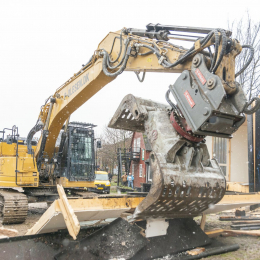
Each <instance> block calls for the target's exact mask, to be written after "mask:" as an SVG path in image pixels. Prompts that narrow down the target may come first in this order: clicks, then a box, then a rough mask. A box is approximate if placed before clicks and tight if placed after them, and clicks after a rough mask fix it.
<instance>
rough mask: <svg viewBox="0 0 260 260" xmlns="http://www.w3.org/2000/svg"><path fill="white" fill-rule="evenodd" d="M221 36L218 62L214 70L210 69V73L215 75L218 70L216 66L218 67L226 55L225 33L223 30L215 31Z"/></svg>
mask: <svg viewBox="0 0 260 260" xmlns="http://www.w3.org/2000/svg"><path fill="white" fill-rule="evenodd" d="M217 30H218V31H219V32H220V33H221V35H222V48H221V52H220V54H219V58H218V61H217V63H216V65H215V66H214V68H213V69H212V72H213V73H215V72H216V70H217V69H218V66H219V65H220V63H221V61H222V59H223V57H224V55H225V53H226V47H227V35H226V32H225V30H222V29H217Z"/></svg>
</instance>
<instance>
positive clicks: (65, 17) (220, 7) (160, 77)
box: [0, 0, 260, 137]
mask: <svg viewBox="0 0 260 260" xmlns="http://www.w3.org/2000/svg"><path fill="white" fill-rule="evenodd" d="M247 10H248V11H249V13H250V15H251V17H252V19H253V20H257V19H258V20H259V19H260V17H259V10H260V1H257V0H255V1H251V0H247V1H239V0H236V1H233V0H232V1H230V0H225V1H222V0H221V1H218V0H215V1H209V0H208V1H199V0H197V1H183V0H182V1H176V0H171V1H168V0H164V1H158V0H148V1H146V0H145V1H143V0H139V1H136V0H131V1H122V0H121V1H115V0H107V1H101V0H96V1H93V0H91V1H87V0H85V1H80V0H78V1H77V0H74V1H72V0H71V1H66V0H63V1H54V0H51V1H49V0H44V1H38V0H31V1H25V0H18V1H12V0H9V1H6V0H0V89H1V92H0V111H1V113H0V115H1V119H0V130H2V129H3V128H4V127H12V125H14V124H15V125H17V126H18V127H19V132H20V134H21V136H24V137H26V136H27V133H28V132H29V130H30V129H31V128H32V127H33V126H34V124H35V122H36V120H37V118H38V114H39V112H40V106H41V105H42V104H43V103H44V101H45V99H47V98H48V97H49V96H50V95H52V94H53V93H54V92H55V90H56V88H58V87H59V86H60V85H61V84H63V83H64V82H65V81H66V80H67V79H68V78H70V77H71V76H72V75H73V74H74V73H75V72H77V71H78V70H79V69H80V68H81V65H82V64H84V63H86V62H87V61H88V59H89V58H90V56H91V55H92V54H93V52H94V50H95V49H96V48H97V46H98V44H99V42H100V41H101V40H102V39H103V38H104V37H105V36H106V35H107V33H108V32H110V31H117V30H120V29H121V28H123V27H133V28H140V29H145V26H146V24H148V23H161V24H168V25H182V26H184V25H185V26H197V27H210V28H224V29H226V28H227V21H228V20H230V21H233V20H239V19H241V18H242V17H243V16H245V15H246V11H247ZM177 76H178V74H166V73H147V75H146V79H145V81H144V83H139V82H138V80H137V78H136V76H135V74H134V73H133V72H132V73H131V72H124V73H123V74H121V75H120V76H118V77H117V79H115V80H114V81H112V82H111V83H110V84H108V85H107V86H105V87H104V88H103V89H102V90H101V91H100V92H98V93H97V94H96V95H95V96H94V97H92V98H91V99H90V100H89V101H87V102H86V103H85V104H84V105H83V106H82V107H81V108H79V109H78V110H77V111H76V112H75V113H74V114H73V115H72V117H71V120H72V121H82V122H90V123H94V124H97V125H98V126H99V127H98V128H97V132H98V133H100V132H101V131H102V128H103V126H104V125H105V124H107V123H108V122H109V120H110V118H111V117H112V116H113V114H114V112H115V110H116V108H117V107H118V105H119V103H120V102H121V100H122V99H123V97H124V96H125V95H127V94H129V93H132V94H134V95H136V96H139V97H143V98H147V99H153V100H156V101H160V102H164V103H165V99H164V96H165V92H166V90H167V89H168V86H169V84H172V83H174V81H175V80H176V78H177Z"/></svg>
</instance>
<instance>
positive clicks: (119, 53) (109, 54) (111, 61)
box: [108, 30, 123, 63]
mask: <svg viewBox="0 0 260 260" xmlns="http://www.w3.org/2000/svg"><path fill="white" fill-rule="evenodd" d="M122 33H123V30H121V32H120V37H115V38H114V41H113V44H112V47H111V50H110V53H109V55H110V54H111V53H112V51H113V48H114V44H115V40H116V39H118V38H119V39H120V50H119V53H118V55H117V57H116V59H115V60H113V61H111V60H110V57H109V56H108V60H109V62H110V63H115V62H116V61H118V59H119V57H120V55H121V52H122V40H123V39H122Z"/></svg>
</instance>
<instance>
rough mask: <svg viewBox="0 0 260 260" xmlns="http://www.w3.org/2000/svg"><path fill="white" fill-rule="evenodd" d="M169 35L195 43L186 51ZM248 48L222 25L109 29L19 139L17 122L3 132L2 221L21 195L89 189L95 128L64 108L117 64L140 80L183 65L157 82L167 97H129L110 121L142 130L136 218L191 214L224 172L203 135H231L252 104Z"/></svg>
mask: <svg viewBox="0 0 260 260" xmlns="http://www.w3.org/2000/svg"><path fill="white" fill-rule="evenodd" d="M171 39H174V40H185V41H191V42H193V44H192V47H191V48H190V49H186V48H183V47H181V46H178V45H176V44H173V43H172V42H170V41H169V40H171ZM243 48H247V49H249V57H248V59H247V62H246V64H244V67H243V68H242V69H241V70H240V71H238V72H237V73H236V72H235V58H236V56H237V55H239V54H240V52H241V51H242V49H243ZM253 54H254V50H253V48H252V47H251V46H248V45H244V46H241V45H240V43H239V42H238V41H237V40H236V39H232V38H231V32H230V31H227V30H223V29H211V28H197V27H184V26H170V25H161V24H148V25H147V26H146V29H144V30H141V29H134V28H123V29H122V30H120V31H117V32H110V33H109V34H108V35H107V36H106V37H105V38H104V39H103V40H102V41H101V43H100V44H99V46H98V48H97V50H96V51H95V52H94V54H93V55H92V57H91V58H90V60H89V61H88V62H87V63H86V64H85V65H83V67H82V68H81V69H80V71H78V72H77V73H76V74H74V75H73V76H72V77H71V78H70V79H69V80H68V81H66V82H65V83H64V84H63V85H61V86H60V87H59V88H58V89H57V90H56V91H55V93H54V94H53V95H52V96H50V97H49V98H48V99H47V101H46V103H45V104H44V105H43V106H42V107H41V111H40V114H39V117H38V120H37V123H36V125H35V126H34V127H33V128H32V129H31V131H30V132H29V134H28V136H27V139H26V141H22V140H19V137H18V136H19V135H18V128H17V127H13V128H12V129H11V130H9V131H11V134H9V135H8V136H6V137H3V138H2V141H1V143H0V186H1V187H4V188H2V189H1V191H0V212H1V214H2V215H3V219H4V222H5V223H19V222H23V221H24V220H25V218H26V215H27V208H28V205H27V204H28V201H27V196H33V197H37V198H40V197H41V196H43V195H52V194H54V193H55V187H56V185H57V184H61V185H62V186H63V187H64V188H65V189H70V190H71V191H74V192H76V193H77V194H79V191H80V188H85V187H95V185H94V181H95V171H94V169H95V161H94V160H93V156H92V155H93V152H92V150H93V149H94V148H93V145H94V137H93V136H94V133H93V129H92V127H91V126H90V125H81V126H75V125H74V126H72V125H70V124H69V116H70V115H71V114H72V113H73V112H74V111H75V110H77V108H79V107H80V106H81V105H82V104H84V103H85V102H86V101H87V100H88V99H90V98H91V97H92V96H93V95H95V94H96V93H97V92H98V91H99V90H100V89H101V88H102V87H104V86H105V85H106V84H108V83H110V82H111V81H112V80H114V79H116V77H117V76H119V75H120V74H121V73H122V72H124V71H133V72H134V73H136V75H137V78H138V80H139V81H141V82H142V81H143V80H144V77H145V73H146V72H163V73H165V72H167V73H181V75H180V76H179V78H178V79H177V81H176V82H175V83H172V82H170V86H169V89H168V90H167V91H166V90H165V92H166V101H167V102H168V105H165V104H159V103H156V102H153V101H151V100H145V99H141V98H137V97H134V96H132V95H128V96H126V97H125V98H124V100H123V101H122V103H121V104H120V106H119V108H118V110H117V111H116V114H115V115H114V117H113V118H112V120H111V122H110V126H111V127H114V128H121V129H126V130H131V131H142V132H146V134H147V136H148V139H149V140H150V143H151V146H152V153H151V155H150V161H151V171H152V178H153V181H152V187H151V190H150V192H149V193H148V195H147V196H146V198H145V199H144V200H143V201H142V202H141V204H140V205H139V206H138V207H137V208H136V210H135V213H134V216H135V217H136V218H143V219H145V218H149V217H163V218H174V217H194V216H197V215H199V214H200V213H201V212H203V211H204V210H205V209H207V208H208V207H209V205H210V204H215V203H217V202H218V201H220V200H221V198H222V197H223V196H224V193H225V177H224V175H223V173H222V171H221V168H220V167H219V165H218V162H217V161H216V160H211V159H210V158H209V153H208V150H207V146H206V144H205V136H217V137H224V138H231V137H232V134H233V133H234V132H235V131H236V130H237V129H238V128H239V127H240V126H241V125H242V124H243V122H244V121H245V114H252V113H254V112H255V111H256V110H257V109H258V108H259V106H260V102H259V99H258V98H254V99H252V100H250V101H248V100H247V97H246V96H245V94H244V92H243V89H242V87H241V86H240V85H239V84H238V82H236V77H238V76H239V75H240V74H241V73H242V72H243V71H244V70H245V69H246V67H247V66H248V65H249V63H250V62H251V61H252V59H253ZM140 73H143V76H142V77H141V76H140ZM171 95H172V96H173V97H174V99H175V102H174V101H172V100H171V97H170V96H171ZM253 102H254V104H255V105H254V107H251V105H252V104H253ZM5 131H6V130H4V131H3V134H4V133H5ZM38 131H41V137H40V139H39V141H38V143H37V144H36V143H35V142H34V139H33V136H34V134H35V133H36V132H38ZM58 137H59V139H60V142H59V144H57V142H56V140H57V138H58ZM7 188H8V189H7ZM14 188H15V189H16V188H22V189H23V192H20V191H16V190H14Z"/></svg>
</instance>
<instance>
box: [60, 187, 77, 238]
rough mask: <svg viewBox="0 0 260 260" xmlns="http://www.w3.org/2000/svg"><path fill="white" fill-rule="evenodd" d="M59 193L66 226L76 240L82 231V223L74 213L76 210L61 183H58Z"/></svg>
mask: <svg viewBox="0 0 260 260" xmlns="http://www.w3.org/2000/svg"><path fill="white" fill-rule="evenodd" d="M57 189H58V193H59V196H60V199H58V202H59V206H60V209H61V212H62V215H63V218H64V221H65V223H66V226H67V228H68V231H69V234H70V235H71V236H72V237H73V239H74V240H76V238H77V235H78V233H79V231H80V224H79V221H78V218H77V216H76V215H75V213H74V210H73V209H72V207H71V206H70V204H69V202H68V199H67V196H66V194H65V192H64V189H63V187H62V186H61V185H59V184H58V185H57Z"/></svg>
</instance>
